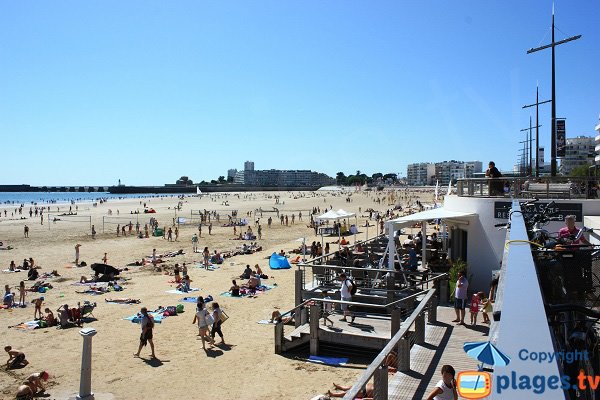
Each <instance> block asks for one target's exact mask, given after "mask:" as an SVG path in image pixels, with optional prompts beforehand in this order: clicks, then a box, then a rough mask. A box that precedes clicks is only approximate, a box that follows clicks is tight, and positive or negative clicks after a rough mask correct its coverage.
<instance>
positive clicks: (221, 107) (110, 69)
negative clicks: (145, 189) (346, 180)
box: [0, 0, 600, 185]
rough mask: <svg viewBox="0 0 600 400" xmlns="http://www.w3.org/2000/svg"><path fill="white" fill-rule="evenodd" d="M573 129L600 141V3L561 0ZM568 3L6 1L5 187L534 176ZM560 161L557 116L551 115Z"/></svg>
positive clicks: (0, 27)
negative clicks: (260, 173) (462, 171)
mask: <svg viewBox="0 0 600 400" xmlns="http://www.w3.org/2000/svg"><path fill="white" fill-rule="evenodd" d="M555 10H556V26H557V28H558V29H557V31H556V40H561V39H564V38H566V37H569V36H573V35H577V34H581V35H582V38H581V39H579V40H576V41H573V42H570V43H567V44H564V45H561V46H558V47H557V48H556V61H557V62H556V95H557V102H556V106H557V117H565V118H566V119H567V122H566V127H567V137H575V136H580V135H586V136H595V134H596V132H595V131H594V127H595V126H596V125H597V124H598V118H599V114H600V107H599V104H600V101H599V99H600V96H599V94H600V79H598V65H600V49H599V46H600V24H598V16H599V15H600V2H597V1H581V0H558V1H556V4H555ZM551 15H552V2H551V1H541V0H540V1H522V0H496V1H494V0H490V1H480V0H465V1H441V0H439V1H437V0H436V1H433V0H424V1H417V0H414V1H405V0H392V1H383V0H382V1H379V0H377V1H366V0H365V1H356V0H344V1H335V0H332V1H313V0H303V1H295V2H294V1H280V0H273V1H260V0H257V1H233V0H232V1H227V2H221V1H199V0H196V1H183V0H181V1H169V2H165V1H152V0H144V1H141V0H140V1H135V0H130V1H111V0H103V1H92V0H90V1H85V2H82V1H60V0H55V1H52V2H38V1H30V0H21V1H8V0H4V1H0V138H2V140H1V145H0V146H1V148H2V153H1V154H2V159H3V162H2V169H3V174H2V175H3V176H2V179H0V184H32V185H59V184H60V185H111V184H116V183H117V181H118V179H121V181H122V182H123V183H124V184H130V185H162V184H164V183H174V182H175V180H176V179H178V178H179V177H180V176H182V175H185V176H189V177H190V178H191V179H192V180H194V182H196V181H197V182H199V181H201V180H207V181H209V180H211V179H216V178H217V177H219V176H221V175H223V176H226V174H227V170H228V169H230V168H237V169H243V163H244V161H246V160H252V161H254V163H255V168H256V169H312V170H315V171H319V172H325V173H327V174H329V175H330V176H335V174H336V173H337V172H338V171H343V172H345V173H346V174H352V173H355V172H356V171H357V170H360V171H361V172H363V173H366V174H368V175H371V174H373V173H376V172H382V173H388V172H398V173H400V174H401V175H403V176H404V175H405V174H406V167H407V165H408V164H410V163H414V162H436V161H443V160H451V159H454V160H465V161H467V160H480V161H483V162H484V165H485V164H486V163H487V162H488V161H490V160H494V161H495V162H496V165H497V166H498V167H499V168H500V169H501V170H510V169H512V166H513V165H514V164H515V163H516V162H517V159H518V157H519V149H520V148H522V144H519V141H522V140H525V138H526V137H525V134H524V133H522V132H519V131H520V129H522V128H527V127H529V118H530V116H533V118H534V123H535V108H531V109H528V110H523V109H522V106H523V105H525V104H531V103H533V102H535V89H536V83H539V88H540V100H546V99H549V98H550V95H551V86H550V85H551V52H550V50H549V49H548V50H545V51H541V52H537V53H534V54H529V55H527V54H526V50H527V49H529V48H532V47H537V46H540V45H543V44H547V43H549V42H550V38H551V36H550V31H551V30H550V26H551ZM539 117H540V124H541V125H542V127H541V128H540V145H542V146H544V147H545V148H546V153H547V154H549V149H550V139H549V137H550V105H549V104H546V105H541V106H540V115H539Z"/></svg>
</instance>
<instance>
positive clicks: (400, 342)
mask: <svg viewBox="0 0 600 400" xmlns="http://www.w3.org/2000/svg"><path fill="white" fill-rule="evenodd" d="M426 311H428V318H427V319H428V322H429V323H434V322H436V321H437V297H436V296H435V289H430V290H429V291H427V294H426V295H425V297H424V298H423V300H421V302H420V303H419V305H418V306H417V307H416V308H415V310H414V311H413V312H412V314H411V315H410V317H408V319H406V321H404V322H403V323H402V324H401V326H398V327H394V324H392V338H391V339H390V341H389V342H388V344H387V345H386V346H385V347H384V348H383V350H381V352H380V353H379V354H378V355H377V357H375V359H374V360H373V362H372V363H371V364H370V365H369V367H368V368H367V369H366V370H365V372H363V374H362V375H361V376H360V377H359V378H358V380H357V381H356V383H354V385H353V386H352V387H351V388H350V390H348V391H347V392H346V395H345V396H344V399H346V400H353V399H354V398H356V396H358V394H359V393H360V391H361V390H362V389H363V388H364V387H366V386H367V383H368V382H369V380H371V378H373V379H374V385H373V386H374V392H375V393H374V398H375V399H378V400H383V399H387V398H388V367H387V365H384V362H385V360H386V358H387V356H388V355H389V354H390V353H392V351H394V350H396V351H397V354H398V357H397V359H398V365H397V369H398V371H408V370H410V342H409V339H408V337H407V333H408V332H409V329H410V327H411V326H412V325H413V324H414V325H415V344H423V343H425V315H424V314H425V312H426Z"/></svg>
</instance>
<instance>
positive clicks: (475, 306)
mask: <svg viewBox="0 0 600 400" xmlns="http://www.w3.org/2000/svg"><path fill="white" fill-rule="evenodd" d="M480 305H481V299H480V298H479V294H478V293H475V294H473V297H471V325H477V314H479V306H480Z"/></svg>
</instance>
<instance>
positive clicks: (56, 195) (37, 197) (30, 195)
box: [0, 192, 190, 205]
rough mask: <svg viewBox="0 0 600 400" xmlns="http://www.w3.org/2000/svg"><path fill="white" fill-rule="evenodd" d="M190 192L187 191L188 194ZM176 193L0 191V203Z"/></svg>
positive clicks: (43, 202) (153, 195)
mask: <svg viewBox="0 0 600 400" xmlns="http://www.w3.org/2000/svg"><path fill="white" fill-rule="evenodd" d="M189 194H190V193H188V195H189ZM177 196H180V195H178V194H171V193H169V194H162V195H157V194H156V193H135V194H111V193H108V192H93V193H88V192H0V204H14V205H19V204H25V205H32V204H38V205H42V204H54V203H57V204H63V203H70V202H71V201H75V202H77V203H82V202H88V203H92V202H95V201H99V200H100V199H136V198H142V197H177Z"/></svg>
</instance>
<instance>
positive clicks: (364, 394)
mask: <svg viewBox="0 0 600 400" xmlns="http://www.w3.org/2000/svg"><path fill="white" fill-rule="evenodd" d="M333 386H335V388H336V389H337V390H341V392H332V391H331V390H328V391H327V395H328V396H329V397H344V396H345V395H346V392H347V391H348V390H350V389H351V388H352V386H342V385H338V384H337V383H334V384H333ZM374 394H375V387H374V386H373V384H372V383H367V386H365V388H364V389H362V390H361V391H360V392H359V393H358V396H357V397H356V398H357V399H363V400H367V399H372V398H373V395H374Z"/></svg>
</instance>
